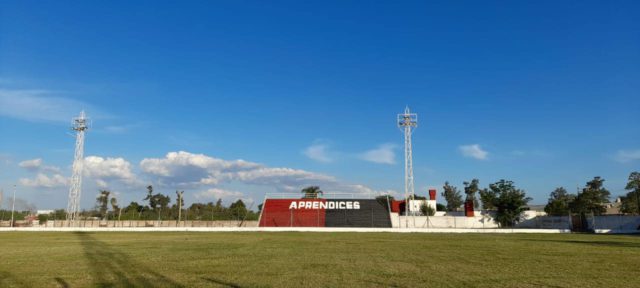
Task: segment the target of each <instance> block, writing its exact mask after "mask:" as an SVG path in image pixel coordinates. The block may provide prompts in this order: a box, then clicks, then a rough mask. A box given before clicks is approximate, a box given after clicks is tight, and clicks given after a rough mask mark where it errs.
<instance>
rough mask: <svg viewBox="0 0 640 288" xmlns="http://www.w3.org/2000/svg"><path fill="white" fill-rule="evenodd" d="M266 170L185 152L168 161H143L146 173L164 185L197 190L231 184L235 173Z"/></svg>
mask: <svg viewBox="0 0 640 288" xmlns="http://www.w3.org/2000/svg"><path fill="white" fill-rule="evenodd" d="M259 167H262V165H260V164H258V163H253V162H248V161H244V160H232V161H228V160H223V159H219V158H214V157H210V156H207V155H204V154H193V153H189V152H185V151H179V152H169V153H167V155H166V156H165V158H145V159H143V160H142V161H140V168H141V169H142V171H143V172H145V173H147V174H149V175H152V176H155V177H158V178H160V179H161V180H162V184H166V185H178V186H193V185H200V184H211V185H215V184H218V183H220V182H221V181H225V180H229V179H230V178H231V177H232V175H231V174H232V173H234V172H237V171H242V170H249V169H256V168H259Z"/></svg>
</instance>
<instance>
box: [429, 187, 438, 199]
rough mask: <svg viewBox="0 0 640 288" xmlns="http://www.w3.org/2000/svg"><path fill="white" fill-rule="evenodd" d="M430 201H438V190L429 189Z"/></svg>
mask: <svg viewBox="0 0 640 288" xmlns="http://www.w3.org/2000/svg"><path fill="white" fill-rule="evenodd" d="M429 200H436V189H429Z"/></svg>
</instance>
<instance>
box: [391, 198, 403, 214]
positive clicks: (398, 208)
mask: <svg viewBox="0 0 640 288" xmlns="http://www.w3.org/2000/svg"><path fill="white" fill-rule="evenodd" d="M391 212H395V213H400V212H404V200H403V201H397V200H393V201H391Z"/></svg>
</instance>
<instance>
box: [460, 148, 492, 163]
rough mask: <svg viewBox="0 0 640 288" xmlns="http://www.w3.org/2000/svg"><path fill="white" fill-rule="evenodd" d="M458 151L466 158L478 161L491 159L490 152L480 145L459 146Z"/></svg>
mask: <svg viewBox="0 0 640 288" xmlns="http://www.w3.org/2000/svg"><path fill="white" fill-rule="evenodd" d="M458 149H459V150H460V153H462V155H463V156H464V157H469V158H473V159H477V160H487V159H489V152H487V151H485V150H483V149H482V147H480V145H479V144H471V145H462V146H459V147H458Z"/></svg>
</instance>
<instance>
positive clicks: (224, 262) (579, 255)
mask: <svg viewBox="0 0 640 288" xmlns="http://www.w3.org/2000/svg"><path fill="white" fill-rule="evenodd" d="M0 243H1V245H0V287H86V286H99V287H148V286H154V287H209V286H211V287H492V288H494V287H581V288H584V287H640V273H639V272H640V237H638V236H624V235H618V236H616V235H581V234H559V235H544V234H510V235H496V234H398V233H293V232H292V233H290V232H282V233H250V232H248V233H177V232H176V233H164V232H146V233H115V232H114V233H111V232H101V233H70V232H69V233H67V232H48V233H35V232H1V233H0Z"/></svg>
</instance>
